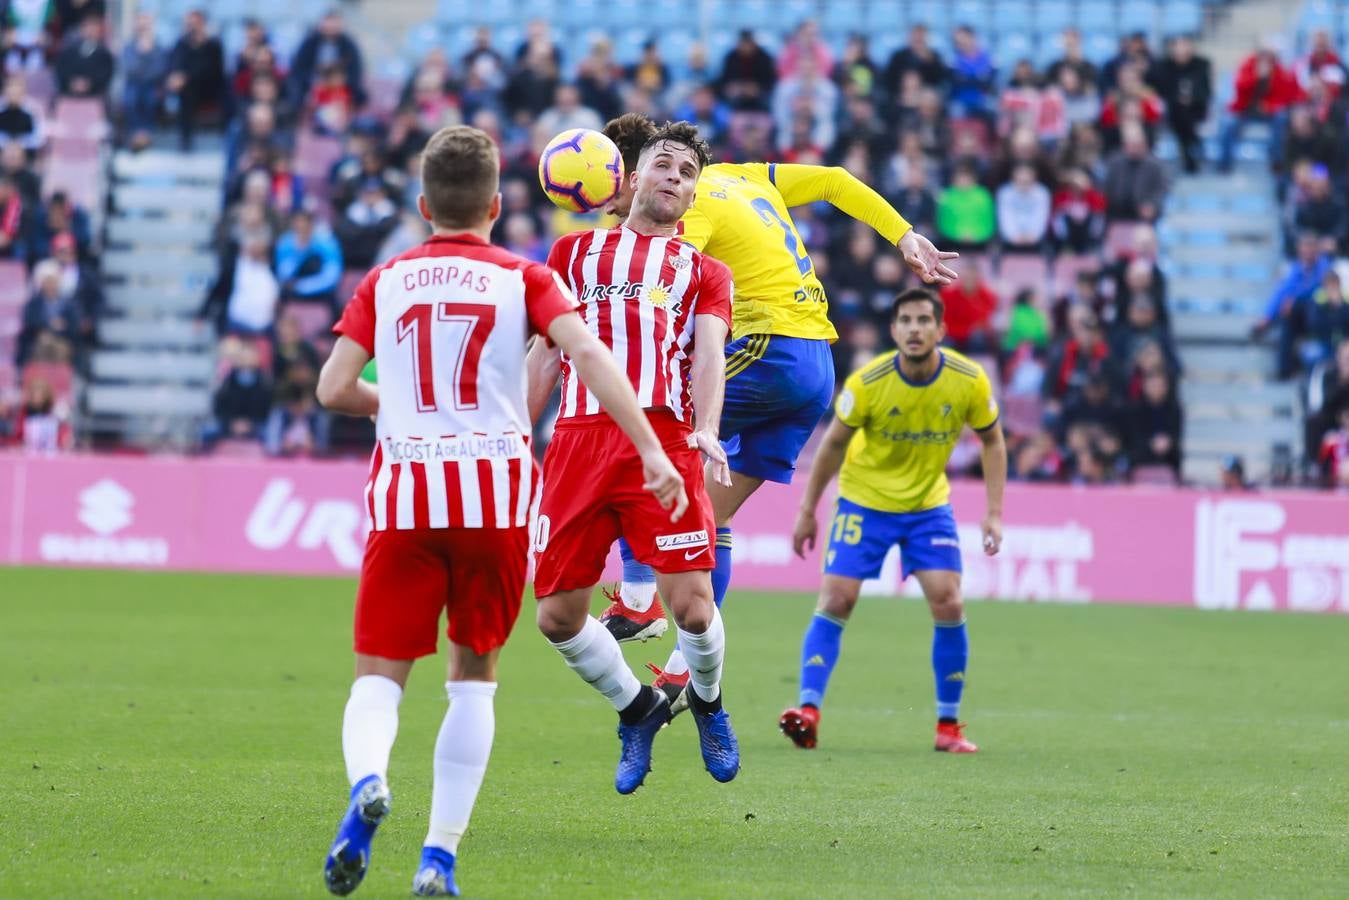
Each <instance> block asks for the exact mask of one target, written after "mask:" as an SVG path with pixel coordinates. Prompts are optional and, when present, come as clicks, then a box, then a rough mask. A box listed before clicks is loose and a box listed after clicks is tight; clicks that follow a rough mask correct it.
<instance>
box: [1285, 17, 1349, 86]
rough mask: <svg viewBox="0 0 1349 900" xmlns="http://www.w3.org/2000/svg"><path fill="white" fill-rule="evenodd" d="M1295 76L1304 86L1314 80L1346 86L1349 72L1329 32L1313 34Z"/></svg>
mask: <svg viewBox="0 0 1349 900" xmlns="http://www.w3.org/2000/svg"><path fill="white" fill-rule="evenodd" d="M1294 75H1296V76H1297V80H1298V82H1299V83H1300V84H1302V85H1307V84H1309V83H1310V82H1311V80H1312V79H1313V78H1321V79H1323V80H1325V81H1326V82H1328V83H1331V84H1336V85H1342V84H1344V82H1345V78H1346V76H1349V71H1346V70H1345V67H1344V61H1343V60H1342V59H1341V58H1340V53H1339V51H1338V50H1336V49H1335V39H1334V38H1333V37H1332V36H1331V34H1330V32H1329V31H1326V30H1325V29H1324V28H1319V29H1317V30H1316V31H1314V32H1312V36H1311V41H1310V43H1309V46H1308V48H1307V53H1306V55H1304V56H1303V57H1302V58H1301V59H1299V60H1298V61H1297V64H1296V65H1295V66H1294Z"/></svg>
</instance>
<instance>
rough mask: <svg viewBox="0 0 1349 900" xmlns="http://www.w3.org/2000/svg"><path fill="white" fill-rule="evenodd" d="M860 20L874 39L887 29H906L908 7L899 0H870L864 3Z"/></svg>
mask: <svg viewBox="0 0 1349 900" xmlns="http://www.w3.org/2000/svg"><path fill="white" fill-rule="evenodd" d="M861 21H862V27H863V28H864V29H865V30H866V32H867V34H869V35H871V37H872V39H873V40H874V39H875V38H877V37H878V36H880V35H881V34H883V33H885V32H888V31H907V29H908V27H909V16H908V9H907V7H906V5H905V4H903V3H901V2H899V0H871V2H869V3H867V4H866V7H865V10H864V12H863V16H862V20H861Z"/></svg>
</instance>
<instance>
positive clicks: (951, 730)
mask: <svg viewBox="0 0 1349 900" xmlns="http://www.w3.org/2000/svg"><path fill="white" fill-rule="evenodd" d="M933 749H934V750H938V751H940V752H942V753H978V752H979V748H978V747H977V746H975V745H974V744H973V743H972V742H971V741H969V740H967V739H966V738H965V723H964V722H938V723H937V743H936V744H935V745H933Z"/></svg>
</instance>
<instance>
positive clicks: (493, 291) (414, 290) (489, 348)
mask: <svg viewBox="0 0 1349 900" xmlns="http://www.w3.org/2000/svg"><path fill="white" fill-rule="evenodd" d="M499 170H500V159H499V156H498V151H497V147H496V145H495V144H494V143H493V142H492V140H491V138H489V137H488V136H487V135H486V134H485V133H483V132H481V131H479V130H477V129H476V128H468V127H462V126H458V127H451V128H443V129H441V130H440V131H438V132H436V134H435V135H433V136H432V138H431V140H430V141H429V142H428V143H427V145H426V149H425V151H424V152H423V155H422V195H421V196H420V197H419V198H418V200H417V205H418V209H419V210H420V211H421V214H422V216H423V217H425V218H426V219H427V220H428V221H429V222H430V223H431V225H432V232H433V233H432V235H431V237H430V238H429V239H428V240H427V241H426V242H425V243H423V244H421V245H420V246H418V247H415V248H413V249H412V250H409V251H407V252H406V253H403V254H402V255H400V256H397V257H395V258H394V259H392V260H390V261H388V262H387V263H384V264H383V265H381V266H378V267H377V268H375V269H374V270H372V271H371V272H370V273H369V274H367V275H366V276H365V278H364V279H362V281H361V283H360V286H359V287H357V288H356V291H355V294H354V295H353V296H352V298H351V300H350V302H349V303H348V305H347V307H346V310H345V312H343V314H342V318H341V320H340V321H339V322H338V323H337V325H336V326H335V327H334V329H333V330H334V331H335V332H336V333H337V334H338V335H339V337H338V338H337V342H336V344H335V345H334V346H333V351H332V355H331V356H330V357H329V359H328V361H327V363H326V364H325V365H324V366H323V371H322V372H321V373H320V375H319V385H318V397H319V400H320V402H322V403H323V405H324V406H325V407H327V408H328V409H330V410H333V411H334V412H339V413H344V414H347V415H352V416H374V417H375V431H376V436H377V438H378V443H377V444H376V446H375V449H374V453H373V455H372V458H371V462H370V475H369V479H368V481H367V482H366V486H365V505H366V510H367V512H368V513H369V516H370V521H371V523H372V528H373V530H372V531H371V533H370V536H369V539H368V542H367V544H366V549H365V558H364V560H363V562H362V565H361V577H360V586H359V588H358V589H357V595H356V615H355V629H354V630H355V650H356V680H355V682H354V683H353V684H352V686H351V697H350V699H349V700H348V702H347V706H346V712H345V714H344V716H343V720H342V752H343V756H344V757H345V759H346V766H347V777H348V780H349V781H350V783H351V794H350V800H349V804H348V806H347V810H346V813H345V815H344V816H343V817H342V821H341V823H340V824H339V826H338V830H337V837H336V839H335V840H334V841H333V845H332V849H331V850H330V851H329V853H328V858H327V862H326V864H325V867H324V876H325V881H326V883H327V886H328V889H329V890H330V891H332V892H333V893H334V894H339V895H345V894H349V893H351V892H352V891H353V890H355V889H356V887H357V886H358V885H359V884H360V883H361V879H362V878H363V877H364V876H365V871H366V867H367V865H368V863H369V859H370V843H371V839H372V838H373V837H374V834H375V830H376V828H377V827H378V826H379V824H380V822H382V821H383V819H384V817H385V816H386V815H387V814H388V812H389V803H390V794H389V788H388V767H389V753H390V751H391V750H392V748H393V742H394V738H395V736H396V735H397V732H398V705H399V701H400V700H401V699H402V695H403V686H404V684H405V683H406V682H407V677H408V673H409V672H410V671H411V670H412V663H413V661H414V660H416V659H417V658H418V657H421V656H429V655H431V654H434V653H435V652H436V643H437V638H438V634H437V632H438V631H439V621H440V616H441V613H442V612H445V613H448V617H449V624H448V628H447V636H448V638H449V642H450V659H449V670H448V681H447V682H446V692H447V693H448V695H449V700H450V706H449V710H448V712H446V714H445V718H444V720H443V722H442V723H441V727H440V735H439V737H438V738H437V740H436V749H435V759H434V781H433V786H432V792H431V817H430V818H431V821H430V828H429V829H428V831H427V835H426V840H425V843H424V846H423V849H422V856H421V864H420V866H419V867H418V870H417V873H416V875H415V877H414V880H413V890H414V892H415V893H418V894H424V895H457V894H458V888H457V887H456V885H455V876H454V870H455V854H456V852H457V850H458V845H459V839H460V838H461V837H462V836H463V834H464V831H465V829H466V828H467V827H468V821H469V815H470V813H471V812H472V810H473V804H474V801H475V800H476V798H477V795H478V789H479V787H480V786H481V784H482V779H483V774H484V772H485V771H486V768H487V758H488V755H489V754H490V753H491V749H492V735H493V731H494V729H495V713H494V708H493V696H494V694H495V693H496V664H497V655H498V653H499V652H500V648H501V646H502V645H503V644H504V643H505V642H506V638H507V636H508V635H509V634H510V631H511V627H512V626H513V625H514V624H515V619H516V616H517V615H518V614H519V611H520V600H521V595H522V594H523V592H524V586H525V571H526V568H527V565H528V561H529V558H528V554H529V535H528V528H529V525H528V523H529V508H530V500H531V496H532V494H533V489H534V484H535V479H534V474H533V473H534V463H533V456H532V455H531V453H530V449H529V435H530V418H529V412H528V406H527V390H526V380H525V374H524V369H525V355H526V345H527V342H528V341H529V338H530V335H531V334H536V335H541V336H544V337H542V338H540V339H541V340H545V341H547V342H550V343H551V344H555V345H556V346H558V347H561V348H562V349H563V350H564V351H566V353H567V358H568V359H569V360H570V361H571V367H572V371H573V373H574V377H576V378H578V379H579V381H580V382H582V383H584V384H585V389H586V391H587V396H589V397H592V398H594V402H595V404H596V406H597V408H598V407H599V406H603V408H604V409H605V410H606V412H607V415H608V416H609V420H610V421H611V422H613V423H614V425H613V427H614V435H615V440H616V441H621V442H622V443H623V445H624V447H625V449H626V450H627V452H628V455H629V458H630V461H631V465H632V469H633V472H634V476H635V478H636V479H637V481H638V486H637V492H638V493H640V494H641V495H642V496H643V497H644V498H646V499H647V501H648V502H649V503H650V505H651V506H652V507H654V508H657V509H663V510H668V511H669V512H666V513H665V515H671V514H673V515H676V516H679V515H682V514H683V512H684V510H685V509H686V507H687V505H688V499H687V496H686V495H685V492H684V485H683V479H682V478H681V476H680V473H679V472H678V470H676V468H675V466H674V465H673V464H672V463H671V461H670V459H669V457H668V456H666V453H665V451H664V450H663V449H662V446H661V439H660V438H659V437H658V436H657V434H656V432H655V431H654V430H653V429H652V427H651V425H650V423H648V421H647V418H646V416H645V415H644V414H643V412H642V409H641V407H640V406H639V405H638V404H637V400H636V397H635V396H634V393H633V390H632V388H631V387H630V386H629V385H628V379H627V376H626V374H625V373H624V372H623V371H622V370H621V369H619V367H618V366H616V365H615V364H614V361H613V358H612V356H611V355H610V353H609V350H608V348H606V347H605V346H604V345H602V344H601V343H600V342H599V341H598V340H597V339H596V338H595V337H594V336H593V335H592V334H591V333H590V331H589V330H587V328H586V326H585V323H584V322H582V321H581V319H580V317H579V316H578V315H577V314H576V310H577V309H578V303H577V301H576V297H575V295H574V294H573V293H572V291H571V289H570V288H569V287H567V285H565V284H564V283H563V282H562V280H561V279H560V278H558V276H557V274H556V273H555V272H553V271H552V270H550V269H549V268H547V267H546V266H543V265H539V264H537V263H532V262H529V261H528V260H525V259H523V258H521V257H519V256H516V255H514V254H512V253H508V252H507V251H505V250H502V249H500V248H498V247H494V246H492V245H491V244H489V243H488V236H489V235H490V234H491V231H492V224H493V223H494V222H495V221H496V220H497V218H498V216H499V215H500V213H501V195H500V193H499V192H498V190H497V187H498V173H499ZM371 358H378V360H379V385H378V387H376V386H375V385H373V384H371V383H369V382H367V381H363V380H362V379H361V371H362V369H363V368H364V367H365V365H366V363H367V362H368V361H369V360H370V359H371ZM619 433H622V434H623V435H624V437H622V438H619V437H617V435H618V434H619Z"/></svg>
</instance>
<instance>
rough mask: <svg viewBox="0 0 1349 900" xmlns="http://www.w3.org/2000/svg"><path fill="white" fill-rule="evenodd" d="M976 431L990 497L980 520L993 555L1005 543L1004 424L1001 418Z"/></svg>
mask: <svg viewBox="0 0 1349 900" xmlns="http://www.w3.org/2000/svg"><path fill="white" fill-rule="evenodd" d="M975 433H976V434H978V435H979V441H980V443H981V444H982V446H981V447H980V448H979V461H980V463H982V465H983V469H984V493H985V494H986V496H987V498H988V499H987V501H986V506H985V509H984V521H983V523H982V524H981V528H982V530H983V532H984V552H985V553H986V554H988V555H989V556H994V555H996V554H997V552H998V550H999V549H1000V548H1001V547H1002V494H1003V490H1004V489H1005V488H1006V487H1007V442H1006V441H1005V440H1004V439H1003V436H1002V425H1001V424H1000V423H998V422H994V423H993V424H992V425H990V426H989V427H987V428H985V429H984V430H983V431H976V432H975Z"/></svg>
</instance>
